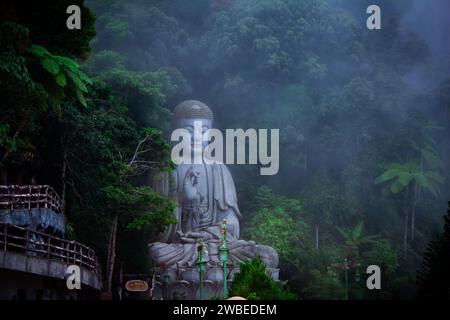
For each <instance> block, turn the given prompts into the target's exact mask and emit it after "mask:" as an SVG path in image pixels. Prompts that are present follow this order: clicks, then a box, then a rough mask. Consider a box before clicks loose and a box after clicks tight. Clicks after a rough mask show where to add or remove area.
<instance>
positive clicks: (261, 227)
mask: <svg viewBox="0 0 450 320" xmlns="http://www.w3.org/2000/svg"><path fill="white" fill-rule="evenodd" d="M255 205H256V208H257V210H256V211H255V212H253V213H251V214H250V217H251V218H250V220H249V221H248V223H247V228H245V229H244V236H246V237H248V238H251V239H252V240H254V241H256V242H257V243H261V244H266V245H269V246H271V247H273V248H274V249H275V250H276V251H277V252H278V255H279V257H280V259H282V260H286V261H289V262H291V263H294V264H299V263H300V261H299V259H300V257H301V250H302V248H303V247H304V246H305V235H306V233H307V232H308V229H307V226H306V224H305V223H304V222H303V221H302V220H299V219H298V218H299V217H300V210H301V206H300V203H299V202H298V201H297V200H295V199H290V198H288V197H285V196H279V195H275V194H273V193H272V191H271V190H270V189H269V188H268V187H266V186H261V187H260V188H258V190H257V193H256V196H255Z"/></svg>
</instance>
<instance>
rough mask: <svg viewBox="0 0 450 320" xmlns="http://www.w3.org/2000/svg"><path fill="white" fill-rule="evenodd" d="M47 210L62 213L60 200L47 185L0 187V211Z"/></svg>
mask: <svg viewBox="0 0 450 320" xmlns="http://www.w3.org/2000/svg"><path fill="white" fill-rule="evenodd" d="M35 208H49V209H51V210H53V211H55V212H57V213H62V206H61V198H60V197H59V195H58V194H57V193H56V191H55V190H54V189H53V188H52V187H51V186H48V185H28V186H19V185H9V186H5V185H2V186H0V210H31V209H35Z"/></svg>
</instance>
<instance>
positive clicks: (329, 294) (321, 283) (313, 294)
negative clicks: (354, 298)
mask: <svg viewBox="0 0 450 320" xmlns="http://www.w3.org/2000/svg"><path fill="white" fill-rule="evenodd" d="M311 276H312V281H311V283H310V284H309V285H308V286H307V287H306V288H304V290H303V294H304V295H305V298H307V299H317V300H341V299H344V298H345V287H344V285H343V283H342V282H341V281H340V280H339V278H338V275H337V274H336V273H335V272H333V271H332V270H331V269H329V270H328V271H326V272H321V271H319V270H312V271H311Z"/></svg>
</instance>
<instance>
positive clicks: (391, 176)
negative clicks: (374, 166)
mask: <svg viewBox="0 0 450 320" xmlns="http://www.w3.org/2000/svg"><path fill="white" fill-rule="evenodd" d="M388 181H390V187H389V190H390V192H392V193H394V194H396V193H399V192H400V191H403V190H405V188H406V187H408V186H409V185H410V184H411V183H417V184H418V185H419V186H421V187H423V188H424V189H425V190H428V191H429V192H431V193H432V194H433V195H434V196H435V197H437V196H438V195H439V188H438V187H437V185H438V184H442V183H443V182H444V177H442V176H441V175H440V174H439V173H438V172H437V171H433V170H427V171H424V170H423V169H422V168H421V166H420V165H419V164H418V163H417V162H415V161H408V162H406V163H404V164H401V163H393V164H391V165H389V167H388V169H387V170H386V171H385V172H384V173H383V174H382V175H381V176H379V177H378V178H377V179H376V180H375V183H376V184H381V183H385V182H388Z"/></svg>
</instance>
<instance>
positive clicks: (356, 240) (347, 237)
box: [336, 221, 379, 253]
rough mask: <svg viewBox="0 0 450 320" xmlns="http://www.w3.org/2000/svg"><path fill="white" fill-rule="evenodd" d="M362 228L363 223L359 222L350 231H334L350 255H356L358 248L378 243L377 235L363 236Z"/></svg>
mask: <svg viewBox="0 0 450 320" xmlns="http://www.w3.org/2000/svg"><path fill="white" fill-rule="evenodd" d="M363 227H364V222H363V221H361V222H359V223H358V224H357V225H356V226H355V227H354V228H352V229H349V228H340V227H336V230H337V231H338V232H339V234H340V235H341V236H342V238H343V240H344V243H345V245H346V246H347V247H348V249H349V252H350V253H352V252H355V253H358V250H359V248H360V247H361V246H362V245H364V244H375V243H377V242H378V237H379V236H378V235H370V236H363V235H362V231H363Z"/></svg>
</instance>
